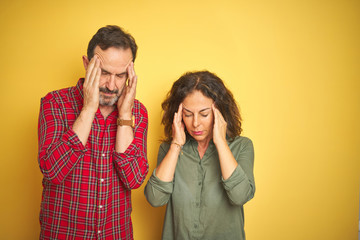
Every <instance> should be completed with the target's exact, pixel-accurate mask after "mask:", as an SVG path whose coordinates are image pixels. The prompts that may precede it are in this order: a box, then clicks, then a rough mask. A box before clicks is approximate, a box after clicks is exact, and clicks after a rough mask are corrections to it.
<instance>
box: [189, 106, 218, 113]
mask: <svg viewBox="0 0 360 240" xmlns="http://www.w3.org/2000/svg"><path fill="white" fill-rule="evenodd" d="M210 109H211V108H204V109H201V110H200V111H199V112H204V111H206V110H210ZM183 110H185V111H187V112H191V113H193V112H192V111H190V110H189V109H187V108H185V107H183Z"/></svg>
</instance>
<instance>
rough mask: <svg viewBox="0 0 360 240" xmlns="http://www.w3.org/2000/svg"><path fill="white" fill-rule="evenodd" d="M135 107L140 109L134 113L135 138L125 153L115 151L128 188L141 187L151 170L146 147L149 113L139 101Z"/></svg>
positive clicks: (117, 164) (120, 172)
mask: <svg viewBox="0 0 360 240" xmlns="http://www.w3.org/2000/svg"><path fill="white" fill-rule="evenodd" d="M134 109H138V111H139V112H138V113H134V115H135V129H134V139H133V141H132V143H131V144H130V146H129V147H128V148H127V149H126V151H125V152H124V153H117V152H116V151H115V150H114V152H113V156H114V158H113V159H114V161H115V166H116V169H117V171H118V172H119V176H120V179H121V181H122V182H123V184H124V186H125V187H126V188H128V189H135V188H138V187H140V186H141V184H142V183H143V182H144V180H145V177H146V174H147V173H148V171H149V164H148V161H147V149H146V141H147V130H148V114H147V111H146V108H145V107H144V105H142V104H141V103H140V102H138V101H136V102H135V106H134Z"/></svg>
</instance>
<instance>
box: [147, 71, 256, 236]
mask: <svg viewBox="0 0 360 240" xmlns="http://www.w3.org/2000/svg"><path fill="white" fill-rule="evenodd" d="M162 108H163V110H164V114H163V119H162V123H163V124H164V128H165V129H164V131H165V139H164V141H163V143H162V144H161V145H160V149H159V154H158V165H157V168H156V169H155V170H154V172H153V174H152V176H151V177H150V179H149V181H148V183H147V185H146V187H145V196H146V198H147V200H148V201H149V203H150V204H151V205H152V206H154V207H158V206H163V205H165V204H167V209H166V214H165V220H164V227H163V233H162V239H164V240H169V239H176V240H183V239H184V240H185V239H206V240H227V239H228V240H237V239H240V240H243V239H245V233H244V213H243V205H244V204H245V203H246V202H247V201H249V200H250V199H251V198H252V197H253V196H254V192H255V183H254V175H253V164H254V150H253V144H252V142H251V140H250V139H248V138H246V137H241V136H240V133H241V130H242V129H241V117H240V113H239V109H238V107H237V105H236V102H235V100H234V98H233V95H232V94H231V92H230V91H229V90H228V89H227V88H226V87H225V85H224V83H223V81H222V80H221V79H220V78H219V77H217V76H216V75H215V74H213V73H210V72H208V71H202V72H190V73H186V74H184V75H183V76H181V77H180V78H179V79H178V80H177V81H176V82H175V83H174V84H173V86H172V89H171V90H170V92H169V93H168V95H167V98H166V99H165V101H164V102H163V103H162Z"/></svg>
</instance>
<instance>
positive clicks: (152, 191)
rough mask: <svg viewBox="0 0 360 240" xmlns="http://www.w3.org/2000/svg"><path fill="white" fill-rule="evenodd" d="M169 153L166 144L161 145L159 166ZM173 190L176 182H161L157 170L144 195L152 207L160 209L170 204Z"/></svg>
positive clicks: (151, 177)
mask: <svg viewBox="0 0 360 240" xmlns="http://www.w3.org/2000/svg"><path fill="white" fill-rule="evenodd" d="M167 151H168V149H167V150H165V149H164V144H161V145H160V148H159V153H158V160H157V166H159V164H160V163H161V161H162V160H163V159H164V157H165V155H166V153H167ZM173 188H174V182H173V181H171V182H164V181H162V180H160V179H159V178H158V177H157V176H156V169H154V171H153V174H152V175H151V176H150V179H149V181H148V182H147V184H146V186H145V189H144V194H145V197H146V199H147V201H148V202H149V203H150V204H151V206H153V207H160V206H163V205H165V204H167V203H168V202H169V199H170V196H171V194H172V192H173Z"/></svg>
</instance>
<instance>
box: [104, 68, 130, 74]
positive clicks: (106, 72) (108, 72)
mask: <svg viewBox="0 0 360 240" xmlns="http://www.w3.org/2000/svg"><path fill="white" fill-rule="evenodd" d="M100 69H101V71H102V72H105V73H109V74H112V73H111V72H109V71H106V70H105V69H103V68H100ZM124 74H127V71H125V72H122V73H118V74H115V75H124Z"/></svg>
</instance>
